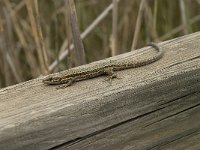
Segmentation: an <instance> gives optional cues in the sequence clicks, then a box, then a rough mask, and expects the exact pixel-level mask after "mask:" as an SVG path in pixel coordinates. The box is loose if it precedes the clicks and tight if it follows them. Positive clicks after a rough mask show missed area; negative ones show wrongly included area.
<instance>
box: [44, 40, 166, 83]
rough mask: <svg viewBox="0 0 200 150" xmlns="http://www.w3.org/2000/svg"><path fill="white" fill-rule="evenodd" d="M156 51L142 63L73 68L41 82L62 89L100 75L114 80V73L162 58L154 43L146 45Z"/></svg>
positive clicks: (123, 62) (124, 62) (109, 63)
mask: <svg viewBox="0 0 200 150" xmlns="http://www.w3.org/2000/svg"><path fill="white" fill-rule="evenodd" d="M148 45H149V46H152V47H153V48H155V49H156V50H157V53H156V55H154V56H153V57H150V58H149V59H146V60H142V61H135V60H126V61H116V60H114V61H108V62H105V63H102V64H98V65H96V66H94V67H88V68H74V69H69V70H68V72H66V73H65V74H60V75H59V76H49V77H47V78H45V79H44V80H43V83H44V84H46V85H60V84H63V86H62V87H67V86H70V85H72V84H73V83H74V82H77V81H81V80H86V79H90V78H94V77H98V76H101V75H108V76H109V78H110V79H112V78H116V75H115V73H114V72H115V71H120V70H124V69H129V68H137V67H141V66H145V65H148V64H151V63H153V62H155V61H158V60H159V59H161V58H162V57H163V54H164V52H163V51H162V50H161V49H160V48H159V47H158V46H157V45H156V44H154V43H151V44H148Z"/></svg>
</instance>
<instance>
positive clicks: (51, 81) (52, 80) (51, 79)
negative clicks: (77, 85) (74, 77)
mask: <svg viewBox="0 0 200 150" xmlns="http://www.w3.org/2000/svg"><path fill="white" fill-rule="evenodd" d="M42 82H43V83H44V84H48V85H56V84H60V83H61V82H62V78H61V77H47V78H45V79H44V80H43V81H42Z"/></svg>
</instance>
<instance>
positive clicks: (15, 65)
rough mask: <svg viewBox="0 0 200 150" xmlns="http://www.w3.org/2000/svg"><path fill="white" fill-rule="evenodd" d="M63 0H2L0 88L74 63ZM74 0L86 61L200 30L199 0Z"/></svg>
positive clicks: (67, 17) (70, 35)
mask: <svg viewBox="0 0 200 150" xmlns="http://www.w3.org/2000/svg"><path fill="white" fill-rule="evenodd" d="M66 1H67V0H56V1H55V0H54V1H53V0H49V1H48V2H46V1H40V0H2V1H0V57H1V58H0V87H5V86H8V85H12V84H16V83H19V82H22V81H26V80H29V79H32V78H36V77H38V76H40V75H41V74H48V73H51V72H57V71H59V70H60V69H61V70H64V69H67V68H71V67H74V66H75V64H76V63H77V62H76V61H77V59H76V58H77V57H76V55H77V54H76V53H75V51H74V46H73V43H72V42H73V40H72V39H73V38H76V36H78V35H76V36H75V35H73V34H72V29H71V26H70V23H71V22H70V11H69V9H68V8H69V7H68V5H67V3H66ZM75 2H76V3H75V4H76V11H77V17H78V24H77V25H79V29H80V32H81V34H80V35H79V36H80V37H81V39H82V40H83V44H84V49H85V54H83V55H85V56H81V57H86V62H87V63H89V62H92V61H95V60H100V59H103V58H106V57H109V56H112V55H116V54H119V53H124V52H127V51H130V50H131V49H136V48H139V47H142V46H144V45H145V44H146V43H148V42H150V41H163V40H167V39H172V38H175V37H178V36H182V35H185V34H189V33H192V32H196V31H198V30H199V29H200V9H199V7H200V3H199V0H194V1H192V0H179V1H167V0H162V1H159V0H148V1H147V0H109V1H108V0H101V1H99V0H85V1H84V0H82V1H79V0H77V1H75ZM112 9H113V10H112ZM75 24H76V23H75ZM79 42H81V41H79ZM76 46H77V45H76ZM76 46H75V47H76ZM78 54H80V52H78ZM58 60H59V62H60V63H59V65H58ZM58 66H59V67H58Z"/></svg>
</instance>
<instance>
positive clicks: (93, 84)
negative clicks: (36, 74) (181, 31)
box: [0, 32, 200, 150]
mask: <svg viewBox="0 0 200 150" xmlns="http://www.w3.org/2000/svg"><path fill="white" fill-rule="evenodd" d="M199 40H200V32H197V33H194V34H191V35H188V36H185V37H181V38H177V39H173V40H171V41H166V42H163V43H160V44H159V46H160V47H161V48H162V49H163V50H164V51H165V55H164V57H163V58H162V59H161V60H159V61H157V62H155V63H152V64H150V65H147V66H144V67H140V68H134V69H127V70H124V71H119V72H117V75H118V77H120V79H115V80H113V81H112V83H111V84H109V83H108V82H106V81H105V79H106V77H98V78H94V79H90V80H85V81H81V82H77V83H75V84H74V85H72V86H70V87H68V88H65V89H59V90H56V88H55V86H45V85H43V84H42V79H43V78H44V77H41V78H38V79H34V80H31V81H27V82H24V83H21V84H18V85H14V86H10V87H7V88H4V89H1V90H0V149H1V150H4V149H5V150H7V149H37V150H38V149H42V150H43V149H70V150H77V149H84V150H87V149H89V150H90V149H91V150H93V149H95V150H105V149H106V150H107V149H108V150H110V149H114V150H129V149H130V150H134V149H135V150H138V149H140V150H147V149H148V150H150V149H152V150H154V149H162V150H163V149H164V150H169V149H175V150H179V149H180V150H183V149H199V148H200V143H199V139H200V101H199V99H200V84H199V83H200V82H199V81H200V42H199ZM154 53H155V51H153V49H152V48H150V47H146V48H142V49H140V50H136V51H134V52H130V53H126V54H122V55H119V56H115V57H113V58H110V59H126V58H129V57H131V58H133V59H134V58H135V59H138V58H142V59H144V58H145V57H146V58H148V56H150V55H153V54H154ZM102 61H105V60H102ZM102 61H99V62H94V63H92V64H88V65H85V66H80V67H88V66H92V65H95V64H96V63H101V62H102Z"/></svg>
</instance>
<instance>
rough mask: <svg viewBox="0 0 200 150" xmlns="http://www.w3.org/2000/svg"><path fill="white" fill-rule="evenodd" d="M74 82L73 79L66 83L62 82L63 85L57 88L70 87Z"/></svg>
mask: <svg viewBox="0 0 200 150" xmlns="http://www.w3.org/2000/svg"><path fill="white" fill-rule="evenodd" d="M73 83H74V81H73V80H69V81H68V82H67V83H64V84H62V85H59V86H58V87H57V88H56V89H57V90H58V89H64V88H66V87H68V86H71V85H72V84H73Z"/></svg>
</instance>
